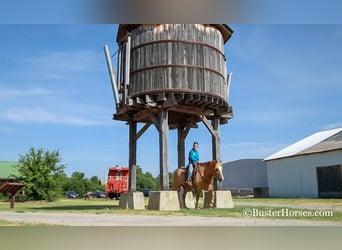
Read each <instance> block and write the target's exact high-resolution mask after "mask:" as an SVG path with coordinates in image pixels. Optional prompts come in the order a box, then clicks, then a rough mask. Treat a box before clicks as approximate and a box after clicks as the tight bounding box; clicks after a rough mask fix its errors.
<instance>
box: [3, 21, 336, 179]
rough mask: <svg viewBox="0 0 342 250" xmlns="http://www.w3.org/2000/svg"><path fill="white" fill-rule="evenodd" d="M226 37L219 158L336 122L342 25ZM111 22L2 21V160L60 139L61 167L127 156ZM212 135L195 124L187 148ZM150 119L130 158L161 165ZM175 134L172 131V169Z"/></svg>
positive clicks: (247, 153) (97, 169) (256, 150)
mask: <svg viewBox="0 0 342 250" xmlns="http://www.w3.org/2000/svg"><path fill="white" fill-rule="evenodd" d="M230 26H231V27H232V28H233V30H234V34H233V36H232V37H231V39H230V40H229V41H228V43H227V44H226V46H225V52H226V55H227V58H228V70H229V71H231V72H233V78H232V83H231V90H230V98H229V103H230V105H232V106H233V111H234V118H233V119H232V120H231V121H230V122H229V123H228V124H226V125H224V126H221V151H222V152H221V156H222V160H223V162H228V161H232V160H237V159H241V158H266V157H267V156H269V155H271V154H273V153H275V152H276V151H278V150H280V149H282V148H284V147H286V146H288V145H290V144H292V143H294V142H296V141H297V140H300V139H302V138H304V137H306V136H308V135H310V134H312V133H315V132H317V131H321V130H326V129H331V128H337V127H342V102H341V93H342V70H341V69H342V56H341V54H342V25H237V24H234V25H230ZM116 31H117V25H95V24H93V25H77V24H75V25H4V24H3V25H0V34H1V46H0V58H1V60H0V160H1V161H17V159H18V154H25V153H26V152H27V151H28V149H29V148H30V147H31V146H33V147H35V148H44V149H48V150H54V149H58V150H59V151H60V154H61V156H62V158H63V160H62V163H64V164H66V165H67V168H66V173H67V174H68V175H71V173H73V172H74V171H80V172H83V173H85V174H86V176H88V177H91V176H94V175H96V176H98V177H100V178H104V177H105V175H106V174H107V169H108V167H109V166H113V165H116V164H118V165H123V166H127V164H128V126H127V125H125V123H124V122H118V121H113V120H112V119H111V117H112V114H113V113H114V111H115V109H114V99H113V96H112V91H111V86H110V81H109V76H108V72H107V68H106V67H107V66H106V62H105V58H104V54H103V45H104V44H109V46H110V49H111V52H112V53H114V52H115V51H116V49H117V47H116V43H115V39H116ZM194 140H197V141H199V143H200V147H199V150H200V158H201V161H206V160H210V159H211V157H212V156H211V136H210V133H209V132H208V131H207V129H206V128H205V127H204V126H203V125H202V124H199V128H198V129H193V130H191V131H190V133H189V135H188V137H187V140H186V151H188V150H190V147H191V144H192V142H193V141H194ZM158 150H159V146H158V134H157V130H156V129H155V128H154V127H152V126H151V127H150V128H149V129H148V131H147V132H146V133H145V134H144V135H143V136H142V137H141V138H140V139H139V141H138V156H137V163H138V165H140V166H141V167H142V168H143V170H144V171H145V172H147V171H148V172H151V173H152V174H153V175H154V176H157V175H158V174H159V158H158V157H159V153H158ZM175 168H177V135H176V131H170V133H169V171H173V170H174V169H175Z"/></svg>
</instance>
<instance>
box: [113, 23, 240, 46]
mask: <svg viewBox="0 0 342 250" xmlns="http://www.w3.org/2000/svg"><path fill="white" fill-rule="evenodd" d="M140 25H142V24H120V25H119V29H118V34H117V37H116V41H117V42H120V41H122V39H123V38H124V37H125V35H126V32H127V31H128V32H130V31H132V30H134V29H136V28H137V27H139V26H140ZM205 25H210V26H213V27H215V28H216V29H218V30H219V31H220V32H221V34H222V36H223V40H224V43H226V42H227V41H228V40H229V38H230V37H231V36H232V34H233V32H234V31H233V30H232V29H231V28H230V27H229V26H228V25H227V24H205Z"/></svg>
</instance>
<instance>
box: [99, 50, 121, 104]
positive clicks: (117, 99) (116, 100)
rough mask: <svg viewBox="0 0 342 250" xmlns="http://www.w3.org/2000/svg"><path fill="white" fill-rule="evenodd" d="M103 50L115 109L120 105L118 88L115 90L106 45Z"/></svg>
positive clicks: (115, 86)
mask: <svg viewBox="0 0 342 250" xmlns="http://www.w3.org/2000/svg"><path fill="white" fill-rule="evenodd" d="M103 49H104V53H105V56H106V60H107V66H108V72H109V77H110V81H111V83H112V90H113V95H114V100H115V105H116V108H118V107H119V104H120V100H119V92H118V88H117V85H116V80H115V75H114V70H113V64H112V60H111V57H110V53H109V49H108V45H105V46H104V47H103Z"/></svg>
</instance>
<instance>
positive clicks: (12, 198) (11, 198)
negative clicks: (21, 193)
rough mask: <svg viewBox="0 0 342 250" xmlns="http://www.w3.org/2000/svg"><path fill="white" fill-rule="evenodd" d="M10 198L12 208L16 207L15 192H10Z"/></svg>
mask: <svg viewBox="0 0 342 250" xmlns="http://www.w3.org/2000/svg"><path fill="white" fill-rule="evenodd" d="M10 200H11V208H14V203H15V193H11V194H10Z"/></svg>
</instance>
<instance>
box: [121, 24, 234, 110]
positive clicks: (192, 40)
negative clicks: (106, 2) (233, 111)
mask: <svg viewBox="0 0 342 250" xmlns="http://www.w3.org/2000/svg"><path fill="white" fill-rule="evenodd" d="M232 32H233V31H232V30H231V29H230V28H229V26H227V25H224V24H223V25H219V24H153V25H146V24H144V25H142V24H140V25H139V24H136V25H120V26H119V30H118V36H117V42H118V43H119V44H120V43H122V44H123V42H122V41H125V37H127V35H129V36H130V47H129V48H130V54H129V58H130V63H129V65H130V66H129V83H127V86H126V87H125V91H126V92H125V93H126V98H128V99H129V101H127V102H126V103H127V104H129V105H139V104H140V105H145V106H146V105H147V106H151V107H153V106H156V105H157V104H158V103H160V102H163V101H164V102H165V101H170V100H169V99H172V103H174V105H180V104H186V105H195V106H197V107H202V110H204V108H203V107H209V106H210V107H211V108H216V109H220V108H227V107H228V104H227V95H228V93H227V92H228V86H227V67H226V57H225V55H224V44H225V42H226V41H227V40H228V39H229V38H230V36H231V34H232ZM125 53H126V52H125ZM122 60H126V58H124V57H122ZM121 64H122V62H121ZM119 71H120V69H119ZM121 71H122V72H123V71H124V67H122V68H121ZM122 74H123V73H122ZM170 103H171V102H170ZM226 110H227V109H226Z"/></svg>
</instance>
